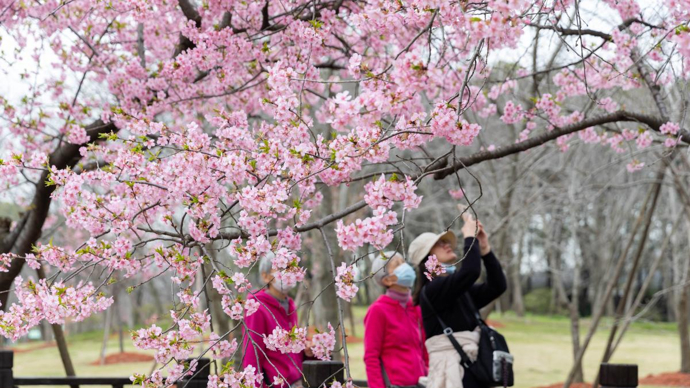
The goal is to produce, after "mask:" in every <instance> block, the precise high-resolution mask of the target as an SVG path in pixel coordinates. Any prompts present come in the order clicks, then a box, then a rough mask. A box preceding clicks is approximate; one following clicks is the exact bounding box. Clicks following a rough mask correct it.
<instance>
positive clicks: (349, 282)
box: [335, 263, 359, 302]
mask: <svg viewBox="0 0 690 388" xmlns="http://www.w3.org/2000/svg"><path fill="white" fill-rule="evenodd" d="M336 270H337V272H338V273H337V274H336V275H335V290H336V291H335V292H336V294H337V295H338V296H339V297H341V298H343V299H344V300H346V301H348V302H349V301H351V300H352V298H354V297H355V295H357V291H358V290H359V287H357V285H356V284H355V265H354V264H352V265H347V264H346V263H342V264H340V267H338V268H337V269H336Z"/></svg>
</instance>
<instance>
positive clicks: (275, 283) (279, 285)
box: [271, 279, 297, 295]
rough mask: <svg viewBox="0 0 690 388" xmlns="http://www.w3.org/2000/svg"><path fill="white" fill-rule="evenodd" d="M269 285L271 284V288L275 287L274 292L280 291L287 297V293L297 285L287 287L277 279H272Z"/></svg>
mask: <svg viewBox="0 0 690 388" xmlns="http://www.w3.org/2000/svg"><path fill="white" fill-rule="evenodd" d="M271 284H273V287H275V288H276V290H278V291H280V292H281V293H282V294H284V295H287V294H288V292H290V290H292V289H293V288H295V287H296V286H297V284H293V285H291V286H289V285H287V284H286V283H283V281H282V280H278V279H273V281H272V282H271Z"/></svg>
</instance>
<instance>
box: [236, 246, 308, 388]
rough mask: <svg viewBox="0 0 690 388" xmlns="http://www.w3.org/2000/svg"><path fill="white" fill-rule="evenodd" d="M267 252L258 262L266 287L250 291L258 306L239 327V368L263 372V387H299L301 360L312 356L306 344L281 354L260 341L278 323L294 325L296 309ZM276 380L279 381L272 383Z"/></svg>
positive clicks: (300, 384)
mask: <svg viewBox="0 0 690 388" xmlns="http://www.w3.org/2000/svg"><path fill="white" fill-rule="evenodd" d="M274 257H275V255H274V254H273V253H271V252H269V253H268V254H267V255H266V256H265V257H263V258H262V259H261V261H260V262H259V272H260V273H261V279H262V280H263V282H264V283H265V284H267V287H266V289H265V290H261V291H259V292H257V293H254V294H252V293H250V294H249V297H248V298H249V299H256V300H257V301H258V302H259V304H260V305H261V307H260V308H259V310H257V311H256V312H255V313H254V314H252V315H250V316H248V317H247V318H246V319H245V321H244V322H245V324H246V328H244V329H243V333H244V341H243V343H242V349H243V350H244V357H243V358H242V368H246V367H247V366H249V365H251V366H253V367H254V368H256V369H257V371H258V372H261V373H263V375H264V384H263V388H267V387H268V386H273V387H288V386H289V387H291V388H295V387H302V362H303V361H304V360H305V359H308V358H309V357H311V356H313V354H312V352H311V349H309V347H307V349H306V350H305V351H302V352H300V353H287V354H283V353H281V352H279V351H275V350H270V349H268V348H267V347H266V344H265V343H264V338H263V336H264V335H266V336H268V335H270V334H271V333H272V332H273V329H275V328H276V327H278V326H280V327H281V328H283V329H284V330H288V331H289V330H291V329H292V328H293V327H295V326H297V309H296V308H295V302H294V301H293V300H292V298H290V297H289V296H288V292H289V291H290V290H291V289H292V288H293V287H286V286H284V285H283V284H282V283H281V282H279V281H277V280H276V279H275V278H274V277H273V273H274V270H273V268H272V267H273V258H274ZM275 379H280V380H281V382H280V383H279V384H273V382H274V381H275Z"/></svg>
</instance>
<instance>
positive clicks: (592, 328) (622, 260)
mask: <svg viewBox="0 0 690 388" xmlns="http://www.w3.org/2000/svg"><path fill="white" fill-rule="evenodd" d="M665 171H666V167H665V166H661V167H660V168H659V171H658V172H657V178H659V176H661V177H663V176H664V172H665ZM657 180H658V181H660V180H661V179H657ZM660 186H661V185H660V184H659V183H657V184H655V185H654V186H652V188H651V189H650V190H649V192H648V194H647V198H646V199H645V201H644V203H643V205H642V208H641V210H640V214H639V216H638V217H637V221H636V222H635V226H634V227H633V231H632V233H631V234H630V237H629V238H628V243H627V245H626V247H625V249H624V250H623V252H622V253H621V256H620V257H619V258H618V261H617V262H616V268H615V269H614V270H613V276H611V278H610V280H609V281H608V285H607V287H606V292H605V293H604V296H603V301H602V305H601V307H600V308H599V309H598V310H597V311H596V312H594V314H593V316H592V322H591V324H590V327H589V331H588V332H587V336H586V337H585V340H584V342H583V343H582V346H581V347H580V351H579V352H578V354H577V356H576V357H575V362H574V364H573V366H572V368H571V369H570V372H569V373H568V377H567V378H566V380H565V383H564V384H563V387H564V388H569V387H570V384H572V382H573V380H574V379H575V375H576V374H577V370H578V364H580V363H581V362H582V359H583V358H584V356H585V352H586V351H587V347H588V346H589V343H590V342H591V340H592V337H594V333H595V332H596V330H597V327H598V326H599V322H600V320H601V317H602V316H603V314H604V309H605V307H606V301H608V300H609V298H610V297H611V294H612V293H613V289H614V287H615V285H616V284H617V283H618V277H619V276H620V274H621V272H622V270H623V265H624V264H625V258H626V257H627V256H628V251H629V249H630V247H631V246H632V244H633V242H634V240H635V235H636V234H637V230H638V229H639V227H640V225H641V224H642V221H643V220H644V219H645V214H646V213H647V210H646V209H647V204H648V203H649V200H650V199H651V198H652V196H654V199H653V201H652V205H651V208H650V210H649V213H648V215H649V216H650V217H651V215H653V214H654V209H655V208H656V203H657V199H658V198H659V196H658V194H659V191H660V190H657V189H659V188H660ZM649 222H651V220H650V219H649V218H647V220H646V223H649Z"/></svg>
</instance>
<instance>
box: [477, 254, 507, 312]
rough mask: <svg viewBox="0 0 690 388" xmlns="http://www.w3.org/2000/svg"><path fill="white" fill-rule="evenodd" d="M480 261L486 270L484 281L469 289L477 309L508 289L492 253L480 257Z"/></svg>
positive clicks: (499, 265) (499, 266) (501, 270)
mask: <svg viewBox="0 0 690 388" xmlns="http://www.w3.org/2000/svg"><path fill="white" fill-rule="evenodd" d="M482 261H483V262H484V268H486V281H485V282H483V283H479V284H475V285H473V286H472V287H471V288H470V296H472V301H473V302H474V305H475V306H476V307H477V308H478V309H480V308H482V307H484V306H486V305H488V304H489V303H491V301H492V300H494V299H496V298H498V297H499V296H501V295H502V294H503V293H504V292H505V291H506V289H507V288H508V286H507V282H506V276H505V274H504V273H503V268H501V263H500V262H499V261H498V259H497V258H496V256H494V253H493V252H492V251H489V253H487V254H486V255H484V256H482Z"/></svg>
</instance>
